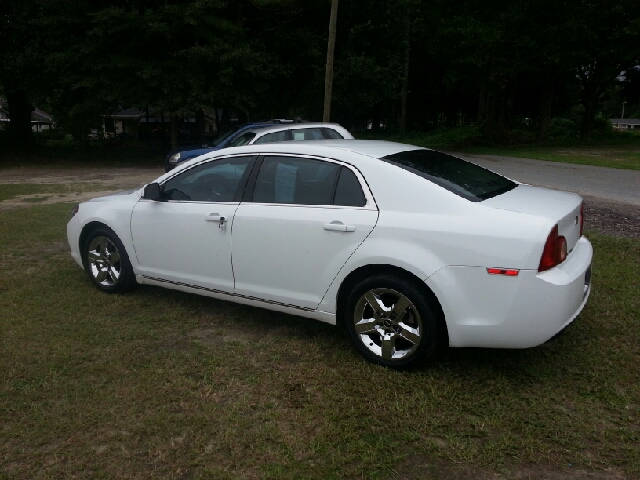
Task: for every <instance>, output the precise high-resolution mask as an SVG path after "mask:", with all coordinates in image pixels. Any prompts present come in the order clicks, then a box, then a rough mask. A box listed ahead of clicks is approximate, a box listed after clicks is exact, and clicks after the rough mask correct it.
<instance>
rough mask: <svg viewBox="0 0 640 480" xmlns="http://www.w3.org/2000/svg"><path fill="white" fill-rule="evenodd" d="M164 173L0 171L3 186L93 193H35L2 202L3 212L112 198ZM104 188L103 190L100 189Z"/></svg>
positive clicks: (137, 170) (133, 170)
mask: <svg viewBox="0 0 640 480" xmlns="http://www.w3.org/2000/svg"><path fill="white" fill-rule="evenodd" d="M162 173H163V171H162V169H161V168H136V167H132V168H113V169H106V168H101V169H97V168H77V169H64V170H59V169H55V168H14V169H7V170H2V171H0V185H11V184H49V185H51V184H54V185H69V184H87V183H89V184H92V185H96V186H97V188H96V189H95V190H91V191H83V192H69V193H35V194H31V195H17V196H16V197H14V198H10V199H8V200H4V201H2V202H0V210H12V209H15V208H21V207H28V206H30V205H33V204H39V205H50V204H53V203H79V202H84V201H87V200H89V199H91V198H95V197H101V196H104V195H109V194H111V193H114V192H115V191H118V190H129V189H134V188H138V187H141V186H142V185H144V184H146V183H149V182H150V181H151V180H153V179H155V178H157V177H158V176H160V175H161V174H162ZM100 187H104V188H100Z"/></svg>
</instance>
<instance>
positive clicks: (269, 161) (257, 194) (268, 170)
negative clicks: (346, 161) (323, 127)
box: [252, 157, 340, 205]
mask: <svg viewBox="0 0 640 480" xmlns="http://www.w3.org/2000/svg"><path fill="white" fill-rule="evenodd" d="M339 168H340V166H339V165H336V164H334V163H328V162H323V161H320V160H313V159H310V158H296V157H267V158H265V159H264V162H263V163H262V166H261V167H260V173H259V174H258V177H257V178H256V185H255V188H254V191H253V199H252V200H253V201H254V202H260V203H285V204H286V203H289V204H297V205H331V204H332V201H333V192H334V189H335V185H336V177H337V175H338V170H339Z"/></svg>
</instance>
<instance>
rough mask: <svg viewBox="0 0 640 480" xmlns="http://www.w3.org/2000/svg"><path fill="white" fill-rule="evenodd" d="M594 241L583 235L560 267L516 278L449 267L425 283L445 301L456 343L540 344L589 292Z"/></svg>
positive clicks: (573, 314) (572, 316)
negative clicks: (592, 242)
mask: <svg viewBox="0 0 640 480" xmlns="http://www.w3.org/2000/svg"><path fill="white" fill-rule="evenodd" d="M592 257H593V249H592V247H591V243H590V242H589V241H588V240H587V239H586V238H584V237H582V238H581V239H580V240H579V241H578V243H577V244H576V246H575V247H574V249H573V251H572V252H571V253H570V254H569V257H568V258H567V260H565V261H564V262H563V263H562V264H561V265H559V266H557V267H555V268H553V269H551V270H548V271H546V272H542V273H538V272H537V271H536V270H521V271H520V273H519V275H518V276H517V277H506V276H503V275H488V274H487V271H486V268H485V267H447V268H443V269H442V270H440V271H438V272H437V273H436V274H434V275H433V276H431V277H430V278H429V279H428V280H427V283H428V284H429V286H430V287H431V288H432V289H433V290H434V293H435V294H436V295H437V296H438V298H439V299H440V301H441V303H442V307H443V310H444V313H445V318H446V321H447V328H448V331H449V341H450V345H451V346H453V347H488V348H528V347H535V346H536V345H540V344H542V343H544V342H546V341H547V340H549V339H550V338H552V337H553V336H554V335H556V334H557V333H558V332H560V331H561V330H562V329H563V328H565V327H566V326H567V325H568V324H570V323H571V322H572V321H573V320H574V319H575V318H576V317H577V316H578V314H579V313H580V312H581V311H582V309H583V308H584V306H585V305H586V303H587V300H588V298H589V294H590V292H591V282H590V279H591V268H590V267H591V260H592Z"/></svg>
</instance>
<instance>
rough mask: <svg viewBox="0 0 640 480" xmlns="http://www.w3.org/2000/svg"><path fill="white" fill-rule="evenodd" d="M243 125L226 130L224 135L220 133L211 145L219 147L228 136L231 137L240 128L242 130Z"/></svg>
mask: <svg viewBox="0 0 640 480" xmlns="http://www.w3.org/2000/svg"><path fill="white" fill-rule="evenodd" d="M240 128H241V127H235V128H232V129H231V130H227V131H226V132H224V133H223V134H222V135H220V136H219V137H218V138H216V139H215V140H212V141H211V143H210V145H211V146H212V147H217V146H218V145H220V144H221V143H222V142H224V141H225V140H226V139H227V138H229V137H230V136H231V135H233V134H234V133H236V132H237V131H238V130H240Z"/></svg>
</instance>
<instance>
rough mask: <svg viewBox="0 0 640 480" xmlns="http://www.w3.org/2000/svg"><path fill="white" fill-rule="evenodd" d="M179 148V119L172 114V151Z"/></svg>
mask: <svg viewBox="0 0 640 480" xmlns="http://www.w3.org/2000/svg"><path fill="white" fill-rule="evenodd" d="M176 148H178V117H176V116H175V115H173V114H171V149H172V150H175V149H176Z"/></svg>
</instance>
